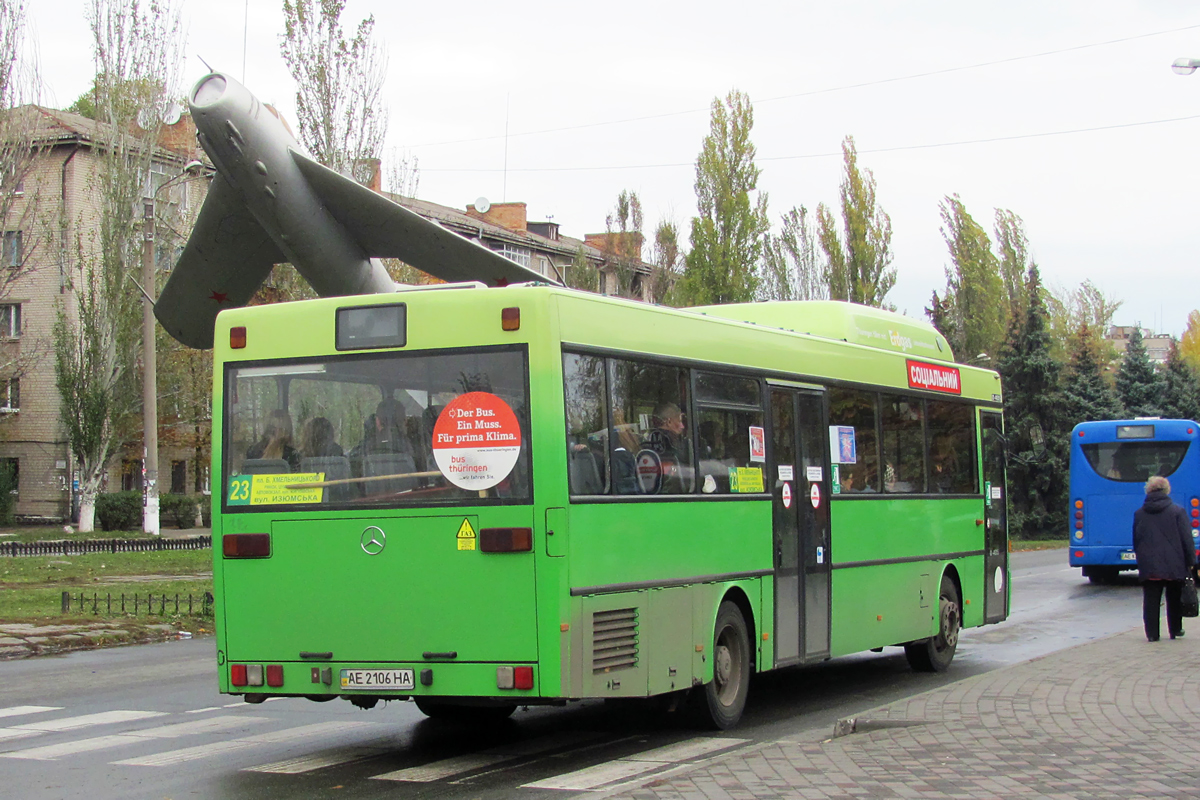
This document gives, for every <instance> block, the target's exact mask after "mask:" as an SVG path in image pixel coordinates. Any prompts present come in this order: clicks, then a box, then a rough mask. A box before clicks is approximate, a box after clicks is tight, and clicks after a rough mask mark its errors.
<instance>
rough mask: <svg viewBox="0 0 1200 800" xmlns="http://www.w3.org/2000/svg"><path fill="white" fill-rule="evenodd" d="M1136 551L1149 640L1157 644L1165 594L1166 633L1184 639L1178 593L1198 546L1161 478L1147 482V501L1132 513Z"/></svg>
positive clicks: (1192, 562)
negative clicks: (1164, 595)
mask: <svg viewBox="0 0 1200 800" xmlns="http://www.w3.org/2000/svg"><path fill="white" fill-rule="evenodd" d="M1133 549H1134V551H1135V552H1136V553H1137V564H1138V577H1139V578H1140V579H1141V581H1142V622H1143V623H1144V624H1145V626H1146V638H1147V639H1148V640H1149V641H1151V642H1157V641H1158V634H1159V620H1160V617H1161V611H1160V608H1161V604H1162V596H1163V591H1164V590H1166V594H1167V632H1168V633H1170V634H1171V638H1172V639H1174V638H1175V637H1176V636H1183V616H1182V614H1180V609H1179V591H1180V589H1181V588H1182V587H1183V581H1184V579H1186V578H1187V577H1188V573H1189V572H1190V571H1191V569H1192V567H1194V566H1195V564H1196V543H1195V542H1194V541H1193V539H1192V529H1191V528H1190V527H1189V526H1188V520H1187V512H1186V511H1184V510H1183V508H1181V507H1180V506H1178V505H1176V504H1175V503H1173V502H1171V484H1170V483H1169V482H1168V481H1167V479H1166V478H1164V477H1162V476H1161V475H1155V476H1154V477H1152V478H1151V479H1150V480H1148V481H1146V501H1145V502H1144V503H1143V504H1142V507H1141V508H1139V509H1138V510H1137V511H1135V512H1133Z"/></svg>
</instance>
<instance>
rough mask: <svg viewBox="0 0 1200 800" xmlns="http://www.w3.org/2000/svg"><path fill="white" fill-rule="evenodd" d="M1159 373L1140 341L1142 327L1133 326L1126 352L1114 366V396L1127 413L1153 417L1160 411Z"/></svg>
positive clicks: (1160, 385)
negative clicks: (1115, 391)
mask: <svg viewBox="0 0 1200 800" xmlns="http://www.w3.org/2000/svg"><path fill="white" fill-rule="evenodd" d="M1164 388H1165V386H1164V385H1163V380H1162V376H1160V375H1159V374H1158V372H1157V371H1155V369H1154V364H1153V363H1152V362H1151V361H1150V356H1149V355H1147V353H1146V346H1145V345H1144V344H1143V343H1142V328H1141V326H1140V325H1134V326H1133V333H1132V334H1131V335H1130V337H1129V341H1128V342H1127V343H1126V345H1125V356H1124V357H1123V358H1122V359H1121V366H1120V367H1119V368H1118V369H1117V396H1118V397H1119V398H1120V399H1121V403H1122V405H1124V406H1125V414H1126V415H1127V416H1130V417H1156V416H1158V415H1159V414H1161V413H1162V407H1161V403H1162V397H1163V390H1164Z"/></svg>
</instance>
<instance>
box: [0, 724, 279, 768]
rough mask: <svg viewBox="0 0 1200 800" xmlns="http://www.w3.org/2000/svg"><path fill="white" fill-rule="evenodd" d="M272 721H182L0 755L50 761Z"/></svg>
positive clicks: (0, 756)
mask: <svg viewBox="0 0 1200 800" xmlns="http://www.w3.org/2000/svg"><path fill="white" fill-rule="evenodd" d="M256 722H270V719H269V718H268V717H243V716H241V715H240V714H239V715H238V716H225V717H213V718H211V719H202V720H197V721H195V722H179V723H176V724H174V725H162V726H159V727H157V728H147V729H144V730H139V731H129V732H127V733H121V734H115V735H112V736H94V737H92V738H90V739H78V740H76V741H73V742H63V743H62V744H54V745H47V746H45V747H31V748H28V749H26V750H16V751H13V752H9V753H0V758H24V759H33V760H37V761H48V760H50V759H54V758H60V757H62V756H69V755H74V754H76V753H89V752H92V751H94V750H106V749H108V748H111V747H120V746H122V745H126V744H136V743H138V742H145V741H148V740H151V739H174V738H176V737H179V736H193V735H196V734H201V733H218V732H220V731H223V730H226V729H228V728H240V727H242V726H244V725H246V724H251V723H256Z"/></svg>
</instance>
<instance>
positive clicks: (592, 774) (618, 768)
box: [522, 736, 748, 791]
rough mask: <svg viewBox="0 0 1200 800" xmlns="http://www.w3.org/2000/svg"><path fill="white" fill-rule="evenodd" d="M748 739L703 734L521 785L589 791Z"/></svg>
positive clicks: (742, 742)
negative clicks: (695, 737)
mask: <svg viewBox="0 0 1200 800" xmlns="http://www.w3.org/2000/svg"><path fill="white" fill-rule="evenodd" d="M747 741H748V740H747V739H728V738H715V737H708V736H703V737H700V738H697V739H688V740H686V741H683V742H676V743H675V744H669V745H666V746H664V747H656V748H654V749H653V750H647V751H645V752H644V753H636V754H634V755H631V756H625V757H624V758H618V759H616V760H614V761H608V762H605V763H603V764H596V765H595V766H592V767H585V768H583V769H578V770H575V771H574V772H567V773H564V774H562V775H555V776H553V777H551V778H546V779H544V780H540V781H535V782H533V783H526V784H524V785H523V786H522V788H525V789H563V790H570V791H586V790H588V789H594V788H596V787H597V786H603V785H605V784H607V783H613V782H614V781H619V780H624V779H628V778H632V777H634V776H636V775H642V774H644V773H646V772H653V771H654V770H656V769H662V768H663V767H665V766H666V765H668V764H673V763H675V762H678V761H689V760H691V759H695V758H699V757H701V756H705V755H708V754H709V753H714V752H716V751H718V750H726V749H728V748H730V747H734V746H736V745H739V744H744V743H745V742H747Z"/></svg>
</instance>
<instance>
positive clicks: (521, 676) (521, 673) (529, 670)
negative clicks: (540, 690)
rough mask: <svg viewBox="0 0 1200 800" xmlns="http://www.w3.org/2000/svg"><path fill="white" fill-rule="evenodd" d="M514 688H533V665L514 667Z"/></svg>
mask: <svg viewBox="0 0 1200 800" xmlns="http://www.w3.org/2000/svg"><path fill="white" fill-rule="evenodd" d="M513 688H514V689H532V688H533V667H514V668H513Z"/></svg>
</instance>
